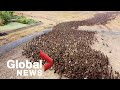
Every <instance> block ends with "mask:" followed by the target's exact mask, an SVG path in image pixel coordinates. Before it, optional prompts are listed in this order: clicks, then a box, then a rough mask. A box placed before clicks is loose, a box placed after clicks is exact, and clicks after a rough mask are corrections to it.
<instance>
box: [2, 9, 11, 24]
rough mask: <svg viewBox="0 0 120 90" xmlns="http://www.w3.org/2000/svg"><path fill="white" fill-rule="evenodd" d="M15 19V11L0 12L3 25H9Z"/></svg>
mask: <svg viewBox="0 0 120 90" xmlns="http://www.w3.org/2000/svg"><path fill="white" fill-rule="evenodd" d="M12 17H13V11H0V19H1V20H2V21H3V24H7V23H9V22H10V20H11V19H12Z"/></svg>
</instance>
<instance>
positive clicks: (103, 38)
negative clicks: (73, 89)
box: [0, 11, 120, 79]
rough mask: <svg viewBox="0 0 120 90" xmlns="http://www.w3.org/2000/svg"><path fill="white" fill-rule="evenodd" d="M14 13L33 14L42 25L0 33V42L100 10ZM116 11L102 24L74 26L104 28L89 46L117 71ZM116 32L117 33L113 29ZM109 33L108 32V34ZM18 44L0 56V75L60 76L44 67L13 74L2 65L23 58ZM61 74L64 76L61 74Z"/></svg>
mask: <svg viewBox="0 0 120 90" xmlns="http://www.w3.org/2000/svg"><path fill="white" fill-rule="evenodd" d="M16 13H17V14H21V15H25V16H27V17H28V18H33V19H35V20H38V21H42V22H43V23H44V24H43V25H42V26H36V27H32V28H30V29H26V30H24V31H19V32H15V33H12V34H10V35H7V36H3V37H0V45H3V44H5V43H8V42H11V41H14V40H17V39H19V38H21V37H23V36H26V35H29V34H32V33H34V32H37V31H40V30H43V29H44V28H47V27H52V26H54V25H56V24H58V23H60V22H65V21H80V20H85V19H89V18H92V17H94V15H95V14H97V13H104V12H93V11H92V12H63V11H61V12H58V11H56V12H43V11H41V12H37V11H28V12H26V11H21V12H19V11H18V12H16ZM119 20H120V15H117V16H116V18H115V19H113V20H110V21H108V22H107V24H105V25H93V26H78V28H77V29H78V30H88V29H89V30H94V31H96V30H98V31H100V30H106V31H107V32H106V33H102V32H101V33H98V34H96V37H97V39H98V42H95V43H94V44H93V45H92V46H91V47H92V48H93V49H95V50H100V51H101V52H103V53H104V54H105V55H107V56H108V58H109V61H110V64H111V65H112V66H113V69H114V70H116V71H118V72H120V56H119V55H120V47H119V46H120V42H119V41H120V34H119V33H120V21H119ZM114 32H115V33H114ZM116 32H118V33H116ZM110 33H111V34H110ZM22 47H23V46H20V47H18V48H15V49H13V50H12V51H10V52H8V53H6V54H5V55H3V56H2V57H0V78H20V79H25V78H26V79H27V78H32V79H40V78H43V79H58V78H59V77H60V76H59V75H58V74H56V73H55V74H54V70H48V71H47V72H45V73H44V74H43V75H42V77H38V76H36V77H16V70H10V69H8V68H7V67H6V62H7V60H9V59H14V60H16V59H17V60H20V61H23V60H25V59H26V58H25V57H24V56H22ZM63 78H64V77H63Z"/></svg>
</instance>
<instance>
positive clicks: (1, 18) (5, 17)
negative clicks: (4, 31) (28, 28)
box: [0, 11, 36, 26]
mask: <svg viewBox="0 0 120 90" xmlns="http://www.w3.org/2000/svg"><path fill="white" fill-rule="evenodd" d="M11 22H19V23H22V24H34V23H36V21H35V20H32V19H27V18H26V17H24V16H17V15H14V11H0V26H1V25H6V24H8V23H11Z"/></svg>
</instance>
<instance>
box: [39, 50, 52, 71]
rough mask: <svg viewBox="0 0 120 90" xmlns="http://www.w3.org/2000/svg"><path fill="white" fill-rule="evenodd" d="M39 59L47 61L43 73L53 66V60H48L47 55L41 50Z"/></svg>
mask: <svg viewBox="0 0 120 90" xmlns="http://www.w3.org/2000/svg"><path fill="white" fill-rule="evenodd" d="M40 57H41V58H42V59H44V60H45V61H47V63H46V64H45V65H44V71H46V70H48V69H49V68H51V67H52V65H53V59H52V58H50V57H49V56H48V55H47V54H45V53H44V52H43V51H42V50H40Z"/></svg>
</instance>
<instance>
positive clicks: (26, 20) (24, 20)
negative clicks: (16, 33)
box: [17, 16, 36, 24]
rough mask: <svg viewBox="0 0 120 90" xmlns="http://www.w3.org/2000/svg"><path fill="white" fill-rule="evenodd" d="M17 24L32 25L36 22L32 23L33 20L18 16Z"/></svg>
mask: <svg viewBox="0 0 120 90" xmlns="http://www.w3.org/2000/svg"><path fill="white" fill-rule="evenodd" d="M17 18H18V19H17V22H19V23H23V24H34V23H36V21H34V20H33V19H27V18H26V17H24V16H20V17H17Z"/></svg>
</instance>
